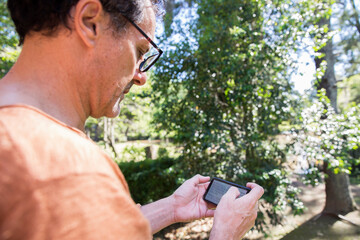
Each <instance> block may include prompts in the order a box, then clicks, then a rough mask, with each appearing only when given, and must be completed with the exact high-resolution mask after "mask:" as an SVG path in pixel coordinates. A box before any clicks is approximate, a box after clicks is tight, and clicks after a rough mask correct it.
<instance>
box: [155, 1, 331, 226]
mask: <svg viewBox="0 0 360 240" xmlns="http://www.w3.org/2000/svg"><path fill="white" fill-rule="evenodd" d="M196 3H197V14H198V16H197V18H194V19H193V21H192V22H191V23H190V26H192V27H193V28H192V30H193V32H192V34H190V35H189V33H183V32H181V31H182V29H183V28H181V27H179V28H178V29H179V32H178V33H177V34H178V35H181V36H183V37H184V38H185V39H184V40H183V41H180V42H177V43H173V44H170V46H169V48H168V50H167V51H166V53H165V54H164V55H165V56H164V58H162V61H161V62H160V64H159V65H158V66H157V69H156V71H155V76H154V79H155V81H154V82H153V89H154V92H156V94H155V96H154V103H155V105H156V107H157V108H158V109H159V111H158V112H157V113H156V114H155V115H154V117H155V122H157V123H158V125H157V127H158V128H159V129H161V130H166V131H169V132H172V133H174V140H175V142H176V143H178V144H180V145H181V146H182V147H183V152H182V158H183V161H182V162H181V164H182V168H183V169H184V171H185V172H186V173H187V174H188V176H191V175H193V174H195V173H202V174H206V175H211V176H220V177H223V178H226V179H229V180H233V181H237V180H239V179H242V176H246V179H248V180H256V181H259V183H260V184H263V185H264V186H268V185H269V183H268V182H266V181H265V178H264V176H263V173H267V174H270V173H272V171H273V170H274V171H275V170H276V171H280V173H281V174H280V175H274V174H273V175H271V174H270V175H271V176H276V177H277V181H276V182H278V183H279V184H280V185H279V186H277V188H276V189H275V190H273V191H272V190H266V193H265V196H264V199H265V200H266V202H267V203H269V204H270V205H272V206H273V207H272V208H270V210H269V212H268V213H264V214H268V215H270V216H272V217H273V219H275V221H274V222H273V223H274V224H276V223H278V221H277V220H280V219H281V217H276V218H275V217H274V216H275V215H276V216H278V215H279V214H280V211H279V209H284V208H283V206H284V204H285V205H286V204H288V205H290V206H291V207H293V209H294V211H295V212H296V213H299V212H301V210H302V206H301V204H297V198H296V190H293V189H292V187H291V186H290V184H289V183H287V182H286V180H285V179H286V177H287V175H286V174H285V173H284V172H283V170H282V169H283V165H284V162H285V154H286V152H287V149H284V148H283V149H282V148H280V147H279V146H278V145H277V143H276V141H275V140H274V139H275V136H276V135H277V134H278V133H279V126H280V124H281V123H282V122H284V121H288V120H289V119H291V118H292V117H293V115H292V110H293V109H294V108H296V105H297V103H296V102H295V99H293V97H292V96H291V93H292V85H291V84H290V83H289V79H290V77H289V76H290V73H291V70H292V68H291V67H293V66H294V64H295V63H294V62H293V61H292V60H291V59H292V58H291V57H290V56H291V54H292V53H294V52H295V51H296V50H297V46H298V45H299V43H300V42H301V40H302V39H303V37H305V36H309V35H310V34H312V35H316V34H318V33H320V32H321V31H323V32H324V31H326V29H318V28H316V27H312V28H308V26H310V25H309V24H308V23H310V22H311V23H312V22H316V21H318V20H319V19H321V18H323V17H324V16H328V15H329V12H330V10H329V8H328V7H326V6H327V5H326V4H324V3H318V2H316V1H315V2H314V1H300V2H296V1H287V0H278V1H265V0H260V1H259V0H245V1H243V0H242V1H240V0H239V1H233V0H198V1H196ZM319 5H321V6H319ZM209 6H210V7H209ZM314 12H316V14H315V15H314ZM174 29H176V28H174ZM316 36H318V37H317V43H316V44H318V45H321V44H322V42H323V41H322V40H323V39H322V37H323V35H322V34H318V35H316ZM269 189H272V188H269ZM280 189H283V190H280ZM290 192H293V193H294V194H285V193H290ZM257 226H259V227H261V224H260V225H257Z"/></svg>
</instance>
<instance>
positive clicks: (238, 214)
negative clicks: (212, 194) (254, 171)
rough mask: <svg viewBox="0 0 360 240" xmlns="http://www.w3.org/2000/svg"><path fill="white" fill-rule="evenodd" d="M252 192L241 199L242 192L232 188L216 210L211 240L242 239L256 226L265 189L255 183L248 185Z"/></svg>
mask: <svg viewBox="0 0 360 240" xmlns="http://www.w3.org/2000/svg"><path fill="white" fill-rule="evenodd" d="M246 186H247V187H249V188H251V189H252V190H251V191H250V192H249V193H248V194H246V195H245V196H243V197H241V198H237V197H238V196H239V195H240V192H239V190H238V189H237V188H235V187H231V188H230V189H229V190H228V192H227V193H226V194H225V195H224V196H223V197H222V198H221V200H220V202H219V205H218V206H217V208H216V211H215V216H214V224H213V228H212V230H211V234H210V240H218V239H219V240H233V239H240V238H242V237H243V236H244V235H245V233H246V232H247V231H249V230H250V229H251V228H252V227H253V226H254V224H255V219H256V217H257V211H258V200H259V199H260V197H261V196H262V195H263V194H264V189H263V188H262V187H260V186H259V185H257V184H255V183H248V184H246Z"/></svg>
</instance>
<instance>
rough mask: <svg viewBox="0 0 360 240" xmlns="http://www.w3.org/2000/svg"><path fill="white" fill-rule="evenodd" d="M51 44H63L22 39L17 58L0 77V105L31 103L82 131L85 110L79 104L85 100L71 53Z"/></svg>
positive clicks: (84, 107)
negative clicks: (0, 77)
mask: <svg viewBox="0 0 360 240" xmlns="http://www.w3.org/2000/svg"><path fill="white" fill-rule="evenodd" d="M35 41H37V42H36V43H35ZM63 42H65V41H63ZM59 44H60V45H59ZM55 46H56V48H60V49H61V47H67V46H61V42H60V41H58V42H57V43H55V42H50V43H49V42H46V41H41V39H40V41H39V39H35V38H34V37H33V38H30V39H26V41H25V43H24V47H23V50H22V52H21V54H20V56H19V59H18V61H17V62H16V63H15V65H14V66H13V68H12V69H11V70H10V71H9V73H8V74H7V75H6V76H5V77H4V78H3V79H1V80H0V106H1V105H10V104H26V105H31V106H34V107H36V108H38V109H40V110H42V111H44V112H45V113H47V114H49V115H51V116H52V117H54V118H56V119H58V120H60V121H62V122H64V123H65V124H67V125H69V126H71V127H75V128H78V129H80V130H82V131H83V130H84V124H85V121H86V119H87V117H88V116H89V110H87V109H86V106H85V105H84V104H82V103H83V102H86V101H83V100H84V99H82V96H81V89H79V85H78V84H77V83H78V81H79V79H78V78H79V77H80V76H79V75H77V73H76V71H74V69H75V68H74V66H73V65H72V64H71V59H72V58H71V56H68V55H65V53H66V52H69V51H59V50H58V49H54V47H55ZM79 72H81V70H80V71H79Z"/></svg>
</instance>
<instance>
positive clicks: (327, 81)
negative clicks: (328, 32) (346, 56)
mask: <svg viewBox="0 0 360 240" xmlns="http://www.w3.org/2000/svg"><path fill="white" fill-rule="evenodd" d="M325 25H327V26H328V27H329V28H330V18H329V19H322V20H321V21H320V22H319V26H325ZM319 52H320V53H323V54H325V56H324V57H323V58H315V65H316V68H317V69H318V68H320V65H321V63H322V62H323V61H326V63H327V66H326V70H325V74H324V76H323V77H322V79H321V81H320V82H319V83H318V84H317V86H316V87H317V90H320V89H322V88H324V89H325V90H326V96H327V97H328V98H329V99H330V102H331V106H332V107H333V108H334V109H335V112H336V113H338V108H337V85H336V78H335V70H334V66H335V56H334V53H333V44H332V39H329V41H328V42H327V44H326V46H325V47H323V48H322V49H321V50H320V51H319Z"/></svg>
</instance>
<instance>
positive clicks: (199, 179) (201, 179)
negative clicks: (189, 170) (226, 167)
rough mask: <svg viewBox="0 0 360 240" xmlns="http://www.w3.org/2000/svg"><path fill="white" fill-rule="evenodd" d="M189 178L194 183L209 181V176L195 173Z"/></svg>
mask: <svg viewBox="0 0 360 240" xmlns="http://www.w3.org/2000/svg"><path fill="white" fill-rule="evenodd" d="M190 180H191V181H192V182H194V183H195V184H199V183H206V182H208V181H210V177H205V176H202V175H200V174H197V175H195V176H193V177H192V178H191V179H190Z"/></svg>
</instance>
